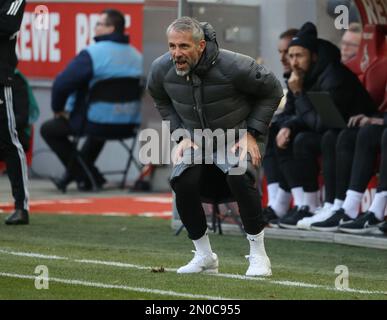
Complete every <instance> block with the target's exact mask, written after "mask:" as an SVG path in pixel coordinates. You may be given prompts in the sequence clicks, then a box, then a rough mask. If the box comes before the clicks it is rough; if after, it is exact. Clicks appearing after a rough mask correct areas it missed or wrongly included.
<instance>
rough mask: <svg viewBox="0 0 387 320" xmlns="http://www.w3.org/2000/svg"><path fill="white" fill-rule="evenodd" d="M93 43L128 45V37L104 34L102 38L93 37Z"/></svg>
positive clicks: (118, 34) (117, 34) (119, 34)
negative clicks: (110, 42)
mask: <svg viewBox="0 0 387 320" xmlns="http://www.w3.org/2000/svg"><path fill="white" fill-rule="evenodd" d="M94 40H95V42H100V41H113V42H118V43H125V44H128V43H129V36H128V35H126V34H121V33H110V34H104V35H102V36H97V37H94Z"/></svg>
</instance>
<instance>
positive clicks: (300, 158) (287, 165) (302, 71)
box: [276, 22, 376, 228]
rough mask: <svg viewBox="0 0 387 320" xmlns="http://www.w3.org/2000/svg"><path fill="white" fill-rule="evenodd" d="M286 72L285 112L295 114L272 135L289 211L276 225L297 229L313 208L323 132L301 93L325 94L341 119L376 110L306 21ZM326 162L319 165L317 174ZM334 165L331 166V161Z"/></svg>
mask: <svg viewBox="0 0 387 320" xmlns="http://www.w3.org/2000/svg"><path fill="white" fill-rule="evenodd" d="M289 59H290V63H291V67H292V74H291V77H290V78H289V81H288V86H289V91H290V94H289V95H288V101H287V104H288V106H287V108H293V109H294V110H295V116H293V117H292V118H290V119H289V120H287V121H285V122H284V123H283V124H282V125H281V129H280V131H279V133H278V135H277V137H276V141H277V146H276V152H277V156H278V158H279V164H280V169H281V172H282V174H283V176H284V177H285V179H286V182H287V184H288V185H289V187H290V189H291V193H292V196H293V199H294V204H295V211H296V212H295V213H294V214H288V215H285V216H284V217H283V218H281V219H280V221H279V225H280V226H281V227H284V228H297V226H296V225H297V222H298V221H299V220H301V219H302V218H305V217H311V216H312V215H313V214H314V213H315V211H316V209H317V208H318V206H319V199H318V190H319V185H318V174H319V165H318V161H317V160H318V156H319V155H320V154H321V153H323V154H324V144H323V141H324V136H325V134H327V133H328V132H330V130H328V128H326V127H325V126H324V125H323V124H322V122H321V120H320V117H319V115H318V114H317V112H316V111H315V109H314V107H313V106H312V104H311V102H310V100H309V98H308V96H307V94H306V93H307V92H309V91H314V92H329V93H330V95H331V97H332V99H333V101H334V103H335V105H336V106H337V108H338V111H339V112H340V113H341V115H342V116H343V118H344V119H345V120H347V121H348V120H349V118H350V117H352V116H353V115H357V114H366V115H370V114H372V113H373V112H375V111H376V105H375V104H374V103H373V101H372V99H371V97H370V96H369V94H368V92H367V91H366V90H365V89H364V88H363V86H362V85H361V83H360V81H359V80H358V78H357V77H356V75H354V74H353V73H352V72H351V71H350V70H349V69H348V68H346V67H345V66H344V65H343V64H342V63H341V62H340V60H341V58H340V51H339V50H338V48H337V47H336V46H334V45H333V44H332V43H330V42H328V41H326V40H323V39H318V38H317V30H316V27H315V26H314V25H313V24H312V23H310V22H308V23H306V24H304V26H303V27H302V28H301V30H300V32H299V33H298V34H297V36H296V37H295V38H293V40H292V42H291V43H290V45H289ZM326 165H332V163H331V162H324V160H323V170H325V166H326ZM333 165H334V162H333Z"/></svg>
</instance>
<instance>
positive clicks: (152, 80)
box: [147, 24, 283, 135]
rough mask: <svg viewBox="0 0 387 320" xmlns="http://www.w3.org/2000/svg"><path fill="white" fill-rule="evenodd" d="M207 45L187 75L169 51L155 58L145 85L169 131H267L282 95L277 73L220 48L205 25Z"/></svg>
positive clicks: (264, 132) (210, 29)
mask: <svg viewBox="0 0 387 320" xmlns="http://www.w3.org/2000/svg"><path fill="white" fill-rule="evenodd" d="M204 31H205V35H206V42H207V45H206V50H205V51H204V52H203V55H202V57H201V59H200V61H199V63H198V65H197V66H196V67H195V68H194V70H193V71H192V72H191V73H190V74H189V75H187V76H185V77H181V76H178V75H177V74H176V71H175V67H174V64H173V61H172V60H171V59H170V54H169V53H166V54H164V55H163V56H161V57H159V58H158V59H156V60H155V61H154V62H153V64H152V67H151V70H150V74H149V76H148V84H147V88H148V90H149V92H150V94H151V96H152V97H153V99H154V101H155V105H156V107H157V108H158V110H159V112H160V114H161V117H162V118H163V120H169V121H170V125H171V131H173V130H175V129H177V128H186V129H205V128H209V129H211V130H215V129H218V128H220V129H233V128H235V129H242V128H244V129H245V128H247V127H249V128H253V129H255V130H257V131H258V132H259V133H261V134H264V135H265V134H266V132H267V128H268V125H269V123H270V121H271V119H272V116H273V113H274V111H275V110H276V109H277V107H278V104H279V102H280V100H281V97H282V96H283V92H282V87H281V84H280V82H279V81H278V80H277V78H276V77H275V76H274V75H273V73H271V72H270V71H268V70H267V69H266V68H265V67H263V66H261V65H258V64H257V63H256V62H255V60H254V59H252V58H250V57H248V56H245V55H242V54H238V53H235V52H231V51H227V50H219V49H218V46H217V43H216V39H215V37H214V36H213V35H214V31H213V29H212V27H211V26H210V25H208V24H207V25H205V27H204Z"/></svg>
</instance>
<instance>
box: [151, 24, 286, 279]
mask: <svg viewBox="0 0 387 320" xmlns="http://www.w3.org/2000/svg"><path fill="white" fill-rule="evenodd" d="M167 38H168V45H169V53H166V54H164V55H163V56H161V57H159V58H158V59H156V60H155V61H154V62H153V64H152V67H151V71H150V74H149V78H148V89H149V92H150V94H151V95H152V97H153V99H154V101H155V104H156V107H157V108H158V110H159V112H160V114H161V116H162V118H163V120H166V121H169V122H170V129H171V131H174V130H176V129H183V128H184V129H187V131H188V132H192V131H193V130H195V129H203V130H204V129H210V130H213V131H214V130H218V131H219V130H223V132H224V133H225V132H226V131H227V130H228V129H247V132H244V133H243V134H242V135H240V136H239V140H238V142H237V143H236V144H234V145H232V144H231V146H230V148H229V149H226V152H228V151H230V153H232V152H234V156H236V155H237V157H239V159H240V160H242V159H247V171H245V172H244V173H242V172H239V174H232V169H234V168H235V163H234V162H232V161H227V159H226V161H225V162H222V161H220V158H217V157H215V156H213V157H212V161H213V162H212V164H207V162H206V164H203V162H201V164H196V162H195V163H192V162H187V161H183V160H187V158H190V156H191V154H193V156H194V157H195V156H196V154H197V153H196V151H198V150H200V149H198V145H200V142H201V141H200V139H194V138H192V137H187V136H184V137H182V138H181V139H180V142H179V144H178V146H177V148H176V152H175V155H174V167H173V171H172V176H171V186H172V188H173V190H174V191H175V194H176V205H177V209H178V212H179V215H180V218H181V220H182V222H183V224H184V226H185V227H186V229H187V230H188V235H189V237H190V238H191V239H192V240H193V243H194V246H195V248H196V251H195V256H194V258H193V260H192V261H191V262H189V263H188V264H187V265H185V266H183V267H181V268H179V269H178V271H177V272H178V273H198V272H202V271H206V272H217V270H218V258H217V256H216V254H215V253H213V252H212V249H211V246H210V242H209V239H208V235H207V232H206V231H207V223H206V217H205V213H204V211H203V208H202V205H201V197H202V196H206V197H208V198H211V199H215V200H219V199H221V198H224V197H227V196H232V197H233V198H234V199H235V200H236V201H237V203H238V206H239V211H240V215H241V219H242V223H243V226H244V230H245V231H246V233H247V239H248V240H249V243H250V255H249V262H250V266H249V268H248V270H247V272H246V275H250V276H269V275H271V267H270V260H269V258H268V257H267V255H266V252H265V248H264V242H263V236H264V233H263V228H264V221H263V217H262V212H261V204H260V195H259V193H258V190H257V188H256V186H255V182H256V181H255V172H256V171H257V167H258V166H259V164H260V161H261V155H262V152H263V147H264V140H265V135H266V134H267V130H268V125H269V123H270V120H271V118H272V116H273V113H274V111H275V110H276V108H277V106H278V104H279V102H280V99H281V97H282V88H281V85H280V83H279V81H278V80H277V79H276V78H275V77H274V75H273V74H272V73H271V72H269V71H267V70H266V69H265V68H264V67H263V66H261V65H258V64H257V63H256V62H255V61H254V59H252V58H250V57H247V56H244V55H241V54H238V53H234V52H231V51H226V50H219V49H218V45H217V42H216V36H215V31H214V30H213V29H212V27H211V26H210V25H209V24H205V23H202V24H200V23H199V22H198V21H196V20H194V19H192V18H189V17H183V18H180V19H177V20H175V21H174V22H173V23H172V24H171V25H170V26H169V27H168V29H167ZM218 142H219V140H217V147H219V143H218ZM257 142H258V143H257ZM231 147H232V148H231ZM204 149H206V148H204ZM205 151H206V152H207V151H208V149H206V150H205ZM210 151H211V152H212V151H213V149H211V150H210ZM212 155H214V154H212ZM202 160H203V159H202ZM223 160H224V159H223ZM233 173H234V172H233Z"/></svg>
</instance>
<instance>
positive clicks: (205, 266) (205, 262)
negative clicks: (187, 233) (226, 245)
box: [177, 250, 219, 273]
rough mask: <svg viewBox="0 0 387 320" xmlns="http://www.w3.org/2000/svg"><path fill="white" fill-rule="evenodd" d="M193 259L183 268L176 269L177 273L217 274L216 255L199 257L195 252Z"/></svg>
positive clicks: (217, 263)
mask: <svg viewBox="0 0 387 320" xmlns="http://www.w3.org/2000/svg"><path fill="white" fill-rule="evenodd" d="M192 252H193V253H195V256H194V257H193V259H192V260H191V261H190V262H189V263H188V264H186V265H185V266H183V267H181V268H179V269H177V273H200V272H205V273H218V267H219V261H218V256H217V255H216V253H213V254H212V255H200V254H199V253H198V252H197V251H194V250H192Z"/></svg>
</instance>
